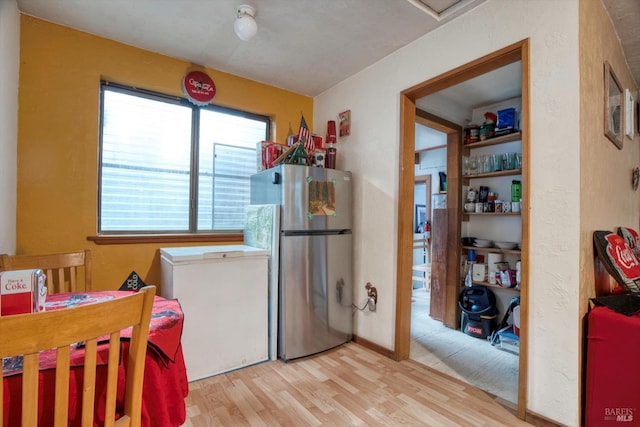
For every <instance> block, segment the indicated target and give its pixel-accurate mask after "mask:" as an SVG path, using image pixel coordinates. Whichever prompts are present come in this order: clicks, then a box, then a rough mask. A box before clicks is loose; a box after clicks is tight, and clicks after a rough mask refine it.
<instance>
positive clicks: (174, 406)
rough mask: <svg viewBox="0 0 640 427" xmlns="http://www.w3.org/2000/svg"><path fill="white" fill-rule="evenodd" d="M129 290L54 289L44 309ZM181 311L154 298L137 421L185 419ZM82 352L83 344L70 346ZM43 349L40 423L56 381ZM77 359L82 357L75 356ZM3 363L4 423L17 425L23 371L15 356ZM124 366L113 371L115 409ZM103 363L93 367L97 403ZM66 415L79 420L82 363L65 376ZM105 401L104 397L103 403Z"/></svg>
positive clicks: (165, 424)
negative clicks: (58, 291)
mask: <svg viewBox="0 0 640 427" xmlns="http://www.w3.org/2000/svg"><path fill="white" fill-rule="evenodd" d="M128 293H130V292H128V291H103V292H82V293H63V294H53V295H49V296H48V297H47V303H46V307H47V310H55V309H60V308H65V307H71V306H75V305H81V304H88V303H91V302H97V301H101V300H105V299H112V298H116V297H118V296H122V295H126V294H128ZM182 321H183V314H182V310H181V309H180V305H179V304H178V302H177V301H176V300H167V299H164V298H162V297H158V296H156V297H155V301H154V304H153V312H152V315H151V324H150V328H149V345H148V351H147V357H146V363H145V374H144V386H143V390H142V426H145V427H174V426H180V425H182V424H183V423H184V422H185V420H186V407H185V401H184V399H185V397H186V396H187V394H188V391H189V387H188V382H187V372H186V368H185V364H184V359H183V356H182V347H181V345H180V337H181V335H182ZM128 332H129V331H123V333H122V340H123V346H122V351H123V356H124V357H123V358H122V360H126V356H127V353H128V349H129V345H128V341H127V338H128V337H129V334H128ZM74 352H75V353H76V356H81V355H82V353H83V350H82V348H78V349H76V350H74ZM49 356H50V355H47V354H46V353H45V354H43V355H42V356H41V359H40V366H41V371H40V397H39V401H40V405H39V406H40V407H39V412H40V414H39V425H40V426H50V425H52V417H53V404H54V401H53V396H54V386H55V370H53V369H51V367H52V366H54V365H52V360H53V359H52V358H51V357H49ZM77 360H81V357H77ZM8 367H9V366H8V363H7V362H5V371H6V372H5V377H4V378H3V383H4V387H5V393H4V409H5V411H4V420H3V421H4V426H5V427H11V426H19V425H20V414H21V411H22V403H21V393H22V383H21V381H22V376H21V375H20V372H21V361H20V360H17V361H14V363H13V364H12V366H11V369H9V370H7V368H8ZM125 374H126V369H125V366H124V365H123V364H120V367H119V374H118V401H117V405H118V408H121V409H122V408H123V407H124V385H125ZM105 380H106V366H99V367H98V372H97V380H96V381H97V384H96V389H97V397H96V402H102V401H103V399H100V397H99V396H101V395H103V394H104V392H105V388H106V381H105ZM69 388H70V395H69V417H70V418H71V419H72V420H71V421H70V424H69V425H70V426H75V425H79V423H80V411H81V408H80V407H79V405H78V403H79V401H80V400H81V396H82V366H81V365H79V366H76V367H74V368H72V372H71V377H70V387H69ZM102 404H104V402H102ZM103 412H104V408H100V407H99V409H98V410H97V414H96V418H97V419H96V425H101V421H102V418H103V416H102V415H100V414H102V413H103Z"/></svg>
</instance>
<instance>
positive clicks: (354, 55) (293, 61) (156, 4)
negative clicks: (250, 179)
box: [17, 0, 640, 108]
mask: <svg viewBox="0 0 640 427" xmlns="http://www.w3.org/2000/svg"><path fill="white" fill-rule="evenodd" d="M485 1H486V0H405V1H401V0H330V1H327V0H324V1H321V0H294V1H292V0H259V1H258V0H135V1H132V0H109V1H106V0H55V1H52V0H17V3H18V8H19V9H20V11H22V12H23V13H25V14H28V15H33V16H36V17H38V18H41V19H44V20H47V21H51V22H55V23H58V24H62V25H65V26H68V27H71V28H75V29H78V30H81V31H85V32H88V33H91V34H95V35H98V36H102V37H106V38H109V39H112V40H117V41H119V42H122V43H125V44H129V45H132V46H137V47H140V48H143V49H146V50H150V51H153V52H157V53H161V54H164V55H168V56H172V57H175V58H179V59H182V60H185V61H189V62H192V63H195V64H198V65H204V66H208V67H211V68H214V69H217V70H220V71H224V72H228V73H231V74H234V75H238V76H241V77H245V78H248V79H251V80H256V81H259V82H263V83H266V84H269V85H272V86H275V87H279V88H282V89H287V90H291V91H293V92H296V93H300V94H304V95H308V96H315V95H318V94H320V93H322V92H323V91H325V90H327V89H329V88H330V87H332V86H334V85H335V84H337V83H339V82H341V81H342V80H344V79H346V78H348V77H350V76H352V75H354V74H356V73H358V72H359V71H361V70H363V69H365V68H366V67H368V66H370V65H371V64H373V63H375V62H377V61H379V60H380V59H382V58H384V57H385V56H387V55H388V54H390V53H392V52H394V51H395V50H398V49H400V48H402V47H403V46H404V45H406V44H408V43H410V42H412V41H414V40H416V39H417V38H419V37H421V36H423V35H424V34H426V33H428V32H430V31H433V30H434V29H436V28H437V27H439V26H441V25H443V24H444V23H446V22H448V21H450V20H452V19H454V18H455V17H457V16H459V15H461V14H463V13H465V12H468V11H469V10H471V9H472V8H475V7H479V6H480V7H481V6H482V3H483V2H485ZM242 3H247V4H250V5H252V6H254V7H255V8H256V21H257V24H258V33H257V34H256V36H255V37H253V38H252V39H251V40H249V41H241V40H240V39H238V38H237V37H236V36H235V34H234V32H233V22H234V20H235V16H236V9H237V6H239V5H240V4H242ZM603 3H604V5H605V7H606V8H607V10H608V12H609V15H610V16H611V19H612V22H613V23H614V26H615V27H616V31H617V32H618V35H619V37H620V38H621V44H622V46H623V49H624V51H625V55H626V57H627V60H628V63H629V67H630V69H631V71H632V73H633V75H634V78H635V80H636V82H640V31H637V23H638V22H640V1H639V0H603ZM123 11H124V13H123ZM507 71H509V70H507ZM510 71H511V72H513V69H512V70H510ZM514 78H515V79H517V80H518V81H519V73H518V75H517V76H515V77H514V75H513V74H511V73H509V72H507V73H506V74H505V73H502V74H500V73H491V74H490V75H489V76H485V77H484V78H481V79H482V82H481V84H478V82H477V81H474V82H471V83H467V84H466V87H465V86H457V87H454V88H450V89H448V90H446V91H443V93H441V94H439V95H440V96H442V97H450V98H451V102H453V103H460V104H461V105H464V106H466V107H467V108H469V107H471V108H473V106H474V104H477V103H478V102H479V100H482V101H483V102H486V101H487V99H488V98H487V94H488V93H491V94H493V95H494V96H495V97H496V99H500V98H502V99H505V98H508V97H509V96H508V95H505V94H500V93H499V92H498V90H500V89H501V88H504V89H508V90H514V89H517V90H518V92H519V87H518V88H512V87H511V85H507V84H505V79H511V80H514ZM496 82H500V84H497V83H496ZM472 89H473V90H472Z"/></svg>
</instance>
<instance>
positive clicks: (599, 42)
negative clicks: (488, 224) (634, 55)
mask: <svg viewBox="0 0 640 427" xmlns="http://www.w3.org/2000/svg"><path fill="white" fill-rule="evenodd" d="M579 7H580V39H579V40H580V41H579V43H580V129H581V131H580V139H581V150H580V200H581V202H580V204H581V206H580V212H581V215H580V229H581V245H580V248H581V252H580V266H581V268H580V271H581V281H580V284H581V295H582V297H583V298H582V301H581V314H585V312H586V309H587V302H588V298H589V297H592V296H594V294H595V290H594V287H593V283H594V262H593V261H594V251H593V244H592V236H593V231H595V230H611V231H617V228H618V227H619V226H627V227H632V228H636V229H638V228H639V223H638V220H639V218H640V197H639V194H640V193H639V192H634V191H633V190H632V188H631V173H632V170H633V168H634V167H636V166H640V144H639V142H640V136H638V132H637V126H636V132H635V133H636V135H635V137H634V139H633V140H631V139H629V138H628V137H626V136H625V137H624V138H623V148H622V150H620V149H618V148H617V147H616V146H615V145H614V144H613V142H611V141H610V140H609V139H608V138H607V137H606V136H605V135H604V61H608V62H609V63H610V64H611V68H612V69H613V70H614V72H615V74H616V76H617V77H618V80H619V81H620V83H621V84H622V87H623V89H624V88H627V89H629V90H630V91H631V93H633V94H634V95H636V94H637V91H638V88H637V87H636V85H635V84H634V81H633V78H632V76H631V74H630V72H629V69H628V68H627V63H626V61H625V58H624V54H623V51H622V48H621V47H620V42H619V40H618V38H617V36H616V34H615V31H614V29H613V26H612V23H611V20H610V18H609V16H608V15H607V13H606V11H605V9H604V6H603V5H602V2H601V1H600V0H587V1H581V2H580V6H579Z"/></svg>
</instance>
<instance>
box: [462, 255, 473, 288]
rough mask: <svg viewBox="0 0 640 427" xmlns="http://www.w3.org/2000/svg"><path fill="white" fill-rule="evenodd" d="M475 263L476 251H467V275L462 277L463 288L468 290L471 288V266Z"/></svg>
mask: <svg viewBox="0 0 640 427" xmlns="http://www.w3.org/2000/svg"><path fill="white" fill-rule="evenodd" d="M475 263H476V251H475V250H473V249H469V250H468V251H467V274H466V275H465V276H464V286H466V287H467V288H470V287H471V286H473V265H474V264H475Z"/></svg>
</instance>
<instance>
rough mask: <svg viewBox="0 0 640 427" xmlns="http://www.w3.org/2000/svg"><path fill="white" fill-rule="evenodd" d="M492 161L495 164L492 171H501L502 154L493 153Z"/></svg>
mask: <svg viewBox="0 0 640 427" xmlns="http://www.w3.org/2000/svg"><path fill="white" fill-rule="evenodd" d="M491 163H492V164H493V168H492V170H491V172H499V171H501V170H502V155H501V154H492V155H491Z"/></svg>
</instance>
